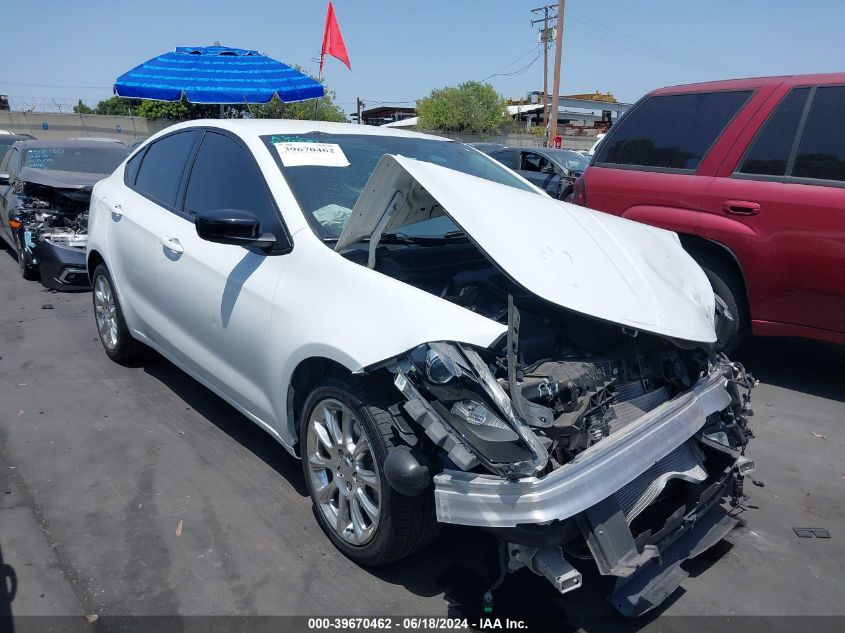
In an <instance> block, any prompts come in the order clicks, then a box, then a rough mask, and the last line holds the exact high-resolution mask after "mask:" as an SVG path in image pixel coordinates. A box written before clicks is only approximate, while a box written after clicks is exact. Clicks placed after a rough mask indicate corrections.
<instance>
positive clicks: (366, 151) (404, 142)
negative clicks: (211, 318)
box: [262, 132, 535, 240]
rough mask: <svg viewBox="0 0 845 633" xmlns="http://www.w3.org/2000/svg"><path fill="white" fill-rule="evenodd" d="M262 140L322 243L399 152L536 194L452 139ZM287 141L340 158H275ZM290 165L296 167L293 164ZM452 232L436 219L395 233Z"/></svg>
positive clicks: (445, 220) (322, 136)
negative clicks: (329, 148)
mask: <svg viewBox="0 0 845 633" xmlns="http://www.w3.org/2000/svg"><path fill="white" fill-rule="evenodd" d="M262 138H263V139H264V141H265V143H267V145H268V147H269V148H270V150H271V152H272V153H273V155H274V157H275V158H277V159H278V162H279V165H280V166H281V169H282V173H283V174H284V176H285V179H286V180H287V183H288V185H289V186H290V188H291V191H293V195H294V196H295V197H296V199H297V201H298V202H299V206H300V207H301V208H302V211H303V212H304V213H305V216H306V218H307V219H308V221H309V223H310V224H311V226H312V227H313V228H314V230H315V231H316V233H317V234H318V235H319V236H320V237H322V238H323V239H327V240H331V239H336V238H337V237H339V236H340V233H341V231H343V227H344V226H346V221H347V220H348V219H349V215H350V213H351V212H352V208H353V207H354V206H355V202H356V200H358V196H359V195H360V193H361V191H362V190H363V188H364V185H365V184H366V183H367V180H368V179H369V177H370V174H372V173H373V170H374V169H375V167H376V164H377V163H378V161H379V159H380V158H381V157H382V156H384V155H385V154H401V155H402V156H407V157H409V158H415V159H417V160H422V161H426V162H429V163H435V164H437V165H442V166H443V167H448V168H450V169H455V170H457V171H461V172H464V173H465V174H470V175H473V176H478V177H479V178H484V179H486V180H492V181H494V182H498V183H501V184H504V185H509V186H511V187H517V188H519V189H524V190H526V191H532V192H534V191H535V190H534V189H533V188H532V187H530V186H529V185H527V184H525V183H524V182H523V181H522V180H520V179H519V178H518V177H517V176H515V175H514V174H513V173H511V172H510V171H509V170H507V169H505V168H504V167H502V166H501V165H500V164H499V163H497V162H496V161H494V160H492V159H490V158H488V157H487V156H485V155H484V154H482V153H480V152H478V151H476V150H474V149H472V148H471V147H468V146H466V145H464V144H462V143H456V142H453V141H440V140H430V139H421V138H403V137H397V136H375V135H369V134H323V133H320V132H311V133H308V134H299V135H295V136H283V135H273V136H264V137H262ZM292 143H295V144H299V143H324V144H327V145H336V146H339V148H340V152H338V153H337V154H338V156H340V158H341V160H334V161H330V160H327V159H320V158H315V159H313V160H312V159H306V160H302V159H301V158H300V157H299V156H297V157H296V158H295V159H283V158H280V154H279V152H278V151H277V147H278V146H284V147H287V148H288V149H289V151H290V148H291V145H290V144H292ZM294 147H295V146H294ZM347 162H348V164H345V163H347ZM306 163H307V164H306ZM328 163H332V164H328ZM294 164H296V166H292V165H294ZM406 228H407V229H408V230H405V229H406ZM456 228H457V227H456V226H455V224H454V223H452V222H451V221H450V220H449V218H448V217H444V216H441V217H440V218H435V219H432V220H426V221H424V222H420V223H419V224H418V225H416V226H415V227H413V228H409V227H405V228H403V229H402V230H401V231H400V232H402V233H406V234H408V235H412V234H413V235H443V234H445V233H448V232H450V231H454V230H456Z"/></svg>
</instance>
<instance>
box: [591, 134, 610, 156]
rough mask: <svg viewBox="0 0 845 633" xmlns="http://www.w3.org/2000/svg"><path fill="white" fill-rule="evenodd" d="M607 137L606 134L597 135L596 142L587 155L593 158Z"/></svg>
mask: <svg viewBox="0 0 845 633" xmlns="http://www.w3.org/2000/svg"><path fill="white" fill-rule="evenodd" d="M605 136H607V134H606V133H605V134H596V142H595V143H593V144H592V145H591V146H590V149H588V150H587V154H588V155H589V156H590V157H592V156H593V155H594V154H595V153H596V150H597V149H598V147H599V145H601V141H602V139H603V138H604V137H605Z"/></svg>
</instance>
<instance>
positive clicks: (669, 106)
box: [596, 91, 751, 169]
mask: <svg viewBox="0 0 845 633" xmlns="http://www.w3.org/2000/svg"><path fill="white" fill-rule="evenodd" d="M750 96H751V91H742V92H702V93H696V94H682V95H661V96H654V97H648V98H647V99H646V100H645V101H643V102H642V103H640V104H639V105H638V106H637V107H636V108H635V109H634V110H632V111H631V112H630V113H629V114H627V115H626V116H625V118H624V119H623V120H622V121H620V122H619V123H618V124H617V126H616V127H615V128H614V130H613V132H611V136H610V137H608V138H606V139H605V141H604V142H603V143H601V145H599V148H598V156H597V157H596V162H597V163H610V164H614V165H639V166H643V167H659V168H666V169H696V168H697V167H698V165H699V163H700V162H701V159H702V158H704V155H705V154H706V153H707V151H708V150H709V149H710V147H711V146H712V145H713V143H715V142H716V139H717V138H718V137H719V134H721V133H722V130H724V129H725V127H726V126H727V124H728V123H729V122H730V120H731V119H732V118H733V117H734V115H736V113H737V112H739V110H740V108H741V107H742V106H743V105H744V104H745V102H746V101H748V98H749V97H750Z"/></svg>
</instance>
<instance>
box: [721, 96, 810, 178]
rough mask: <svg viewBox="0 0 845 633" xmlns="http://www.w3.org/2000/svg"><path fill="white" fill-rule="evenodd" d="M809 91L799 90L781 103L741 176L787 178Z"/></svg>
mask: <svg viewBox="0 0 845 633" xmlns="http://www.w3.org/2000/svg"><path fill="white" fill-rule="evenodd" d="M809 92H810V89H809V88H795V89H794V90H792V91H791V92H790V93H789V94H787V95H786V96H785V97H784V98H783V100H781V102H780V104H779V105H778V106H777V108H776V109H775V110H774V112H772V113H771V114H770V115H769V118H768V119H767V120H766V122H765V124H764V125H763V127H761V128H760V131H759V132H758V133H757V136H756V137H755V138H754V141H753V142H752V143H751V146H750V147H749V148H748V151H747V152H746V153H745V157H744V158H743V160H742V163H741V164H740V167H739V169H738V170H737V171H738V172H739V173H742V174H762V175H766V176H784V175H786V166H787V164H788V163H789V156H790V154H791V153H792V145H793V143H794V142H795V134H796V133H797V132H798V125H799V124H800V122H801V114H802V113H803V112H804V104H805V103H806V102H807V95H808V94H809Z"/></svg>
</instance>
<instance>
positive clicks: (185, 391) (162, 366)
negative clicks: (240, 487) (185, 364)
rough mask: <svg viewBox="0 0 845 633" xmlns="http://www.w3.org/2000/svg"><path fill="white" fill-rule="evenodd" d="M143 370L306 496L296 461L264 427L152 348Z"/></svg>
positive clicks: (148, 352) (305, 489) (306, 490)
mask: <svg viewBox="0 0 845 633" xmlns="http://www.w3.org/2000/svg"><path fill="white" fill-rule="evenodd" d="M143 370H144V372H145V373H147V374H149V375H150V376H152V377H153V378H155V379H156V380H158V381H159V382H161V384H162V385H165V386H166V387H167V388H168V389H170V390H171V391H172V392H173V393H175V394H176V395H177V396H179V397H180V398H181V399H182V400H184V401H185V403H186V404H187V405H188V406H190V407H191V408H192V409H193V410H194V411H196V412H197V413H199V414H200V415H202V416H203V417H204V418H205V419H206V420H208V421H209V422H211V423H212V424H214V425H215V426H216V427H217V428H219V429H220V430H221V431H223V432H224V433H226V435H228V436H229V437H231V438H232V439H233V440H235V441H236V442H238V443H240V444H241V445H242V446H243V447H244V448H246V449H248V450H249V451H250V452H252V453H253V454H254V455H255V456H256V457H258V458H259V459H261V460H262V461H263V462H264V463H266V464H267V465H268V466H270V468H272V469H273V470H275V471H276V472H277V473H279V474H280V475H281V476H282V477H284V478H285V479H287V481H288V482H289V483H290V485H291V486H292V487H293V488H294V490H296V492H297V493H298V494H300V495H302V496H303V497H307V496H308V489H307V488H306V487H305V478H304V477H303V475H302V469H301V468H300V465H299V462H298V461H297V460H296V459H294V458H293V457H291V456H290V455H288V454H287V452H286V451H285V449H284V448H283V447H282V445H281V444H279V443H278V442H276V441H275V440H273V438H272V437H270V436H269V434H268V433H267V432H266V431H265V430H263V429H262V428H260V427H259V426H258V425H257V424H254V423H253V422H251V421H250V420H248V419H247V418H246V417H245V416H244V415H243V414H242V413H240V412H239V411H236V410H235V409H234V408H233V407H232V406H231V405H230V404H229V403H227V402H226V401H225V400H223V399H222V398H220V397H219V396H218V395H217V394H215V393H213V392H212V391H211V390H210V389H207V388H206V387H205V386H203V385H201V384H200V383H199V382H197V381H196V380H194V379H193V378H191V377H190V376H189V375H188V374H186V373H185V372H183V371H182V370H181V369H179V368H178V367H176V366H175V365H174V364H173V363H171V362H170V361H168V360H167V359H166V358H164V357H163V356H161V355H159V354H157V353H156V352H154V351H152V350H149V349H148V350H145V354H144V361H143Z"/></svg>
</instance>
